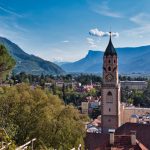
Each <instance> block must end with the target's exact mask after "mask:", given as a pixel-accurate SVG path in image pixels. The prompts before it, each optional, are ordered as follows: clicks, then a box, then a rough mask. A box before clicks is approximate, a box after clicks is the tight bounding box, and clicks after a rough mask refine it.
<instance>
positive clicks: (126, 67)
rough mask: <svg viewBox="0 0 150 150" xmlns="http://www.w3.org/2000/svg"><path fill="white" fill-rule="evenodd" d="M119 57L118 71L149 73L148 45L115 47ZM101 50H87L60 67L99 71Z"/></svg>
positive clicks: (101, 61) (70, 70)
mask: <svg viewBox="0 0 150 150" xmlns="http://www.w3.org/2000/svg"><path fill="white" fill-rule="evenodd" d="M116 50H117V53H118V58H119V71H120V73H132V72H142V73H143V72H145V73H150V66H149V64H150V59H149V56H150V45H148V46H141V47H126V48H116ZM103 54H104V52H103V51H97V50H89V51H88V53H87V55H86V56H85V57H84V58H82V59H81V60H78V61H76V62H74V63H66V64H63V65H62V66H61V67H62V68H63V69H64V70H65V71H67V72H83V73H101V72H102V64H103Z"/></svg>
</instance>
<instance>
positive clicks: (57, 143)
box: [0, 84, 87, 150]
mask: <svg viewBox="0 0 150 150" xmlns="http://www.w3.org/2000/svg"><path fill="white" fill-rule="evenodd" d="M86 119H87V117H86V116H83V115H81V114H80V113H79V112H78V110H77V109H75V108H74V107H73V106H71V105H67V106H65V105H64V103H63V102H62V101H61V100H60V99H59V98H58V97H57V96H54V95H52V94H51V93H50V92H49V91H48V90H42V89H41V88H40V87H36V88H33V87H32V88H31V87H30V86H28V85H26V84H19V85H16V86H11V87H1V89H0V126H2V127H4V128H5V129H6V131H7V133H8V135H10V137H11V138H12V139H13V140H14V141H16V144H17V145H21V144H24V143H25V142H27V141H29V140H31V139H32V138H37V141H36V145H35V146H36V149H37V150H38V149H40V147H46V148H47V149H49V148H52V149H66V150H67V149H71V148H73V147H77V145H79V144H80V143H81V144H82V145H84V144H83V138H84V135H85V129H84V121H85V120H86ZM41 149H44V148H41Z"/></svg>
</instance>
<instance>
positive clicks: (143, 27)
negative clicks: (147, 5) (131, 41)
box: [123, 12, 150, 38]
mask: <svg viewBox="0 0 150 150" xmlns="http://www.w3.org/2000/svg"><path fill="white" fill-rule="evenodd" d="M130 21H131V22H133V23H135V24H136V25H137V27H134V28H131V29H128V30H125V31H123V34H126V35H128V36H135V37H139V38H143V37H145V36H146V35H149V34H150V15H149V14H148V13H143V12H141V13H139V14H137V15H135V16H132V17H131V18H130Z"/></svg>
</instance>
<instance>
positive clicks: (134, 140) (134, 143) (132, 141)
mask: <svg viewBox="0 0 150 150" xmlns="http://www.w3.org/2000/svg"><path fill="white" fill-rule="evenodd" d="M131 144H132V145H136V131H131Z"/></svg>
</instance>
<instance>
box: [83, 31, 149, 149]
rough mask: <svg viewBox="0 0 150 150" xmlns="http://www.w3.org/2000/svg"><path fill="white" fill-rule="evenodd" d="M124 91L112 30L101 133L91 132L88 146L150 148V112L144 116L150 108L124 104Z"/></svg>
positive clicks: (106, 55) (105, 69) (106, 60)
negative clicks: (121, 90)
mask: <svg viewBox="0 0 150 150" xmlns="http://www.w3.org/2000/svg"><path fill="white" fill-rule="evenodd" d="M129 88H131V89H132V88H135V86H130V87H129ZM136 88H137V89H143V86H142V88H141V87H139V86H138V87H136ZM120 93H121V92H120V82H119V79H118V56H117V52H116V50H115V48H114V46H113V44H112V41H111V32H110V40H109V44H108V46H107V48H106V50H105V53H104V57H103V84H102V100H101V111H102V114H101V125H100V126H101V133H99V132H96V133H95V132H94V133H93V132H87V135H86V138H85V149H88V150H105V149H108V150H111V149H113V150H149V149H150V124H149V123H145V122H149V119H150V115H148V116H146V118H145V117H144V116H145V115H143V114H150V109H148V108H136V107H126V105H124V104H121V100H120ZM141 117H142V119H141V120H144V119H145V120H146V121H143V122H140V118H141ZM92 128H93V127H92ZM90 129H91V128H90ZM93 129H95V128H93ZM90 131H91V130H90ZM95 131H97V130H95ZM99 131H100V130H99Z"/></svg>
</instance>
